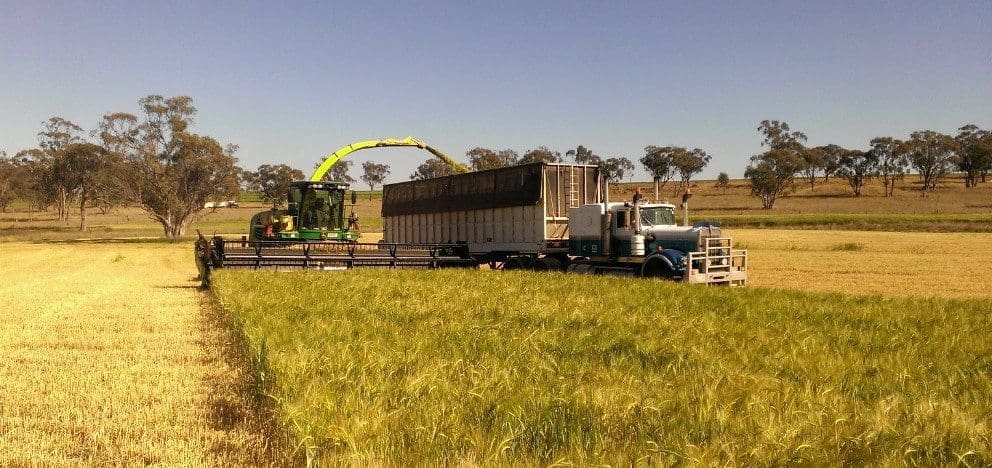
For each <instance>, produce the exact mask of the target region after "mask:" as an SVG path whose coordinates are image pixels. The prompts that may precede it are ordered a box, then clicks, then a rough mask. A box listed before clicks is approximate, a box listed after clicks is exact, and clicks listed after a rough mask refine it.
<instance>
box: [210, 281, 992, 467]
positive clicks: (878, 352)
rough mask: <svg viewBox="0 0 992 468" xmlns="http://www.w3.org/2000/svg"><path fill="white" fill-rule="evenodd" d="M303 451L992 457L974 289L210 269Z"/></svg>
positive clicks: (762, 458)
mask: <svg viewBox="0 0 992 468" xmlns="http://www.w3.org/2000/svg"><path fill="white" fill-rule="evenodd" d="M214 291H215V293H216V296H217V299H218V301H219V304H220V307H223V308H225V309H226V310H227V311H228V312H229V313H230V316H231V320H233V321H234V322H235V323H234V326H235V327H237V329H238V330H239V331H240V333H241V334H242V337H243V338H244V343H243V345H244V347H245V348H246V351H247V354H248V355H249V356H251V360H252V363H253V365H252V366H251V369H252V373H253V375H254V379H255V384H256V389H257V390H258V391H259V392H263V393H264V394H265V395H267V398H268V399H269V402H270V403H271V404H272V405H274V408H275V409H276V412H275V413H276V414H277V421H276V423H277V424H276V426H277V427H278V428H279V433H280V435H279V437H283V438H284V439H285V442H287V444H286V446H287V447H289V448H290V449H289V450H291V451H292V452H293V454H292V456H294V457H296V458H297V459H299V460H301V461H302V460H303V459H304V458H306V459H309V460H311V461H316V462H320V463H321V464H342V463H348V464H369V463H389V464H397V465H407V464H447V465H451V464H528V465H530V464H538V465H549V464H583V465H584V464H596V463H608V464H616V465H620V464H622V465H627V464H632V463H636V464H665V465H667V464H673V463H688V464H705V465H711V464H728V463H729V464H735V465H768V464H786V463H790V464H791V463H814V464H854V465H866V464H878V463H898V464H904V463H906V464H924V465H933V464H958V463H961V464H967V465H971V466H979V465H988V464H990V463H992V427H990V424H992V422H990V421H992V398H990V395H992V340H989V335H988V333H989V330H992V312H990V311H992V300H989V299H972V300H945V299H920V298H916V299H891V298H883V297H877V296H857V297H856V296H845V295H840V294H824V293H803V292H797V291H785V290H774V289H766V288H755V287H750V288H746V289H722V288H706V287H701V286H688V285H683V284H676V283H667V282H657V281H647V280H635V279H629V278H609V277H586V276H581V275H564V274H548V273H531V272H496V271H465V270H434V271H390V270H350V271H341V272H254V271H219V272H217V273H216V276H215V283H214Z"/></svg>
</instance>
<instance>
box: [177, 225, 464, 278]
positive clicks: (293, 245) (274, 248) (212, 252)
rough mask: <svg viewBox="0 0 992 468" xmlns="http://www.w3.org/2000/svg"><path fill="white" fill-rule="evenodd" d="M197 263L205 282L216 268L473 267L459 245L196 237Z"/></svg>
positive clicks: (461, 245)
mask: <svg viewBox="0 0 992 468" xmlns="http://www.w3.org/2000/svg"><path fill="white" fill-rule="evenodd" d="M196 259H197V266H198V268H199V270H200V277H201V280H202V281H203V285H204V286H207V285H209V282H210V280H209V277H210V272H211V270H214V269H217V268H250V269H256V270H257V269H263V268H266V269H267V268H273V269H318V270H340V269H349V268H359V267H378V268H444V267H471V266H475V265H476V261H475V260H474V259H473V258H472V257H471V256H469V254H468V248H467V246H465V245H463V244H392V243H375V244H371V243H357V242H328V241H321V242H286V241H255V242H251V241H247V240H244V239H224V238H222V237H219V236H218V237H214V238H212V239H207V238H200V240H198V241H197V243H196Z"/></svg>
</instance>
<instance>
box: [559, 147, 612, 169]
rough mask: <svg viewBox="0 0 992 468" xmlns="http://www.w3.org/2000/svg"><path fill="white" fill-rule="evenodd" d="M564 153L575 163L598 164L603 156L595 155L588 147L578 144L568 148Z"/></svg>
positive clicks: (601, 162)
mask: <svg viewBox="0 0 992 468" xmlns="http://www.w3.org/2000/svg"><path fill="white" fill-rule="evenodd" d="M565 155H566V156H568V157H571V158H572V160H573V161H575V164H589V165H593V166H599V165H601V164H603V158H600V157H599V156H596V154H594V153H593V152H592V150H590V149H589V148H586V147H585V146H582V145H579V146H577V147H576V148H575V149H574V150H568V151H566V152H565Z"/></svg>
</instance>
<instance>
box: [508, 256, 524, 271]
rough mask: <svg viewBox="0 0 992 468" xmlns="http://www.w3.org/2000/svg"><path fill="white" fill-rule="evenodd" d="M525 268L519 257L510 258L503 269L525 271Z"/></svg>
mask: <svg viewBox="0 0 992 468" xmlns="http://www.w3.org/2000/svg"><path fill="white" fill-rule="evenodd" d="M524 268H525V267H524V262H523V261H521V260H520V258H519V257H513V258H508V259H506V261H505V262H503V269H504V270H506V271H510V270H523V269H524Z"/></svg>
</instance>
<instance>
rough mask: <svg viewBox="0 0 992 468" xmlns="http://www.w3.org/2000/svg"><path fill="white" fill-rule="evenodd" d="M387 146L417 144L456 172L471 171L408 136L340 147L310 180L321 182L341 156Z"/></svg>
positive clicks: (315, 171) (416, 145)
mask: <svg viewBox="0 0 992 468" xmlns="http://www.w3.org/2000/svg"><path fill="white" fill-rule="evenodd" d="M386 146H415V147H417V148H420V149H424V150H427V151H429V152H430V153H431V154H433V155H434V156H437V158H438V159H440V160H442V161H444V162H445V163H447V164H448V166H450V167H451V169H453V170H454V171H455V172H456V173H459V174H460V173H464V172H469V169H468V167H465V165H464V164H462V163H460V162H458V161H455V160H454V159H451V157H449V156H448V155H446V154H444V153H442V152H441V151H440V150H438V149H437V148H434V147H433V146H431V145H428V144H427V143H425V142H423V141H420V140H417V139H415V138H413V137H412V136H408V137H406V138H403V139H399V138H386V139H384V140H365V141H359V142H357V143H352V144H350V145H348V146H343V147H341V148H339V149H338V150H337V151H335V152H333V153H331V155H330V156H328V157H327V159H325V160H324V162H323V163H321V165H320V166H319V167H317V169H315V170H314V171H313V174H312V175H311V176H310V181H311V182H320V181H321V180H323V178H324V174H326V173H327V171H328V170H330V169H331V166H333V165H334V163H336V162H338V161H340V160H341V158H344V157H345V156H347V155H349V154H351V153H354V152H355V151H358V150H363V149H368V148H382V147H386Z"/></svg>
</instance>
